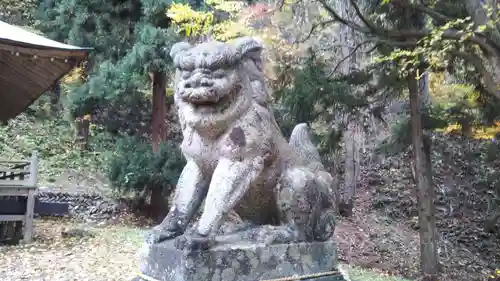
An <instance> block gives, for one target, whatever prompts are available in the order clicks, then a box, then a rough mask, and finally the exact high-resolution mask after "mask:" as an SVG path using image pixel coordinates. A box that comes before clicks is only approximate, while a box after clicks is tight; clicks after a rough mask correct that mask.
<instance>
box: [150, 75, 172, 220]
mask: <svg viewBox="0 0 500 281" xmlns="http://www.w3.org/2000/svg"><path fill="white" fill-rule="evenodd" d="M151 78H152V80H153V87H152V88H153V118H152V126H151V127H152V142H153V151H154V152H155V153H158V152H159V147H160V144H161V143H162V142H164V141H166V140H167V123H166V122H165V116H166V115H167V103H166V87H167V75H166V74H165V73H163V72H153V73H152V74H151ZM149 188H150V189H151V200H150V203H151V209H152V217H153V219H155V220H160V221H161V220H162V219H163V218H164V217H165V216H166V214H167V212H168V206H167V200H166V198H165V196H164V195H163V186H150V187H149Z"/></svg>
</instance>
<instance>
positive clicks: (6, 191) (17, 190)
mask: <svg viewBox="0 0 500 281" xmlns="http://www.w3.org/2000/svg"><path fill="white" fill-rule="evenodd" d="M31 189H33V190H36V187H0V196H28V192H29V191H30V190H31Z"/></svg>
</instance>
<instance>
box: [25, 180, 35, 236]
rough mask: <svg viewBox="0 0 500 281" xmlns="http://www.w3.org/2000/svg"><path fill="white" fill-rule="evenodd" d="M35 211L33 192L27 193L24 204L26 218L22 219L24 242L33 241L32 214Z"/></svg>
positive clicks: (31, 190) (32, 190)
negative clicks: (26, 199)
mask: <svg viewBox="0 0 500 281" xmlns="http://www.w3.org/2000/svg"><path fill="white" fill-rule="evenodd" d="M34 211H35V190H34V189H30V190H29V192H28V201H27V202H26V215H25V216H26V217H25V219H24V242H25V243H31V241H32V239H33V212H34Z"/></svg>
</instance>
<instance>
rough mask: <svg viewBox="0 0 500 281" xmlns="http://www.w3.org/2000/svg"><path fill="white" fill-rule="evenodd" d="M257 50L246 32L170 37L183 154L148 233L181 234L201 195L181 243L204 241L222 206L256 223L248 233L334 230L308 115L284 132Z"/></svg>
mask: <svg viewBox="0 0 500 281" xmlns="http://www.w3.org/2000/svg"><path fill="white" fill-rule="evenodd" d="M261 52H262V45H261V44H260V43H259V42H258V41H256V40H255V39H252V38H249V37H243V38H239V39H236V40H234V41H232V42H231V43H222V42H217V41H212V42H206V43H202V44H199V45H197V46H191V45H190V44H188V43H184V42H181V43H177V44H175V45H174V46H173V47H172V49H171V51H170V56H171V57H172V58H173V61H174V64H175V66H176V68H177V72H176V81H175V82H176V88H175V102H176V105H177V106H178V110H179V112H178V114H179V120H180V122H181V127H182V132H183V142H182V145H181V149H182V152H183V154H184V156H185V157H186V160H187V164H186V166H185V167H184V170H183V172H182V174H181V176H180V178H179V181H178V184H177V189H176V191H175V197H174V201H173V206H172V208H171V210H170V212H169V214H168V216H167V217H166V218H165V219H164V220H163V222H162V223H161V224H160V225H158V226H157V227H156V228H155V230H154V231H153V233H152V235H151V236H150V239H152V241H151V240H150V242H152V243H158V242H161V241H164V240H167V239H172V238H174V237H177V236H181V235H183V234H184V233H185V232H186V228H187V226H188V224H189V222H190V221H191V219H192V218H193V216H194V215H195V213H196V212H197V211H198V209H199V208H201V206H202V202H203V201H205V204H204V207H203V211H202V214H201V217H200V219H199V221H198V223H197V225H196V226H195V227H194V229H193V230H192V232H193V233H192V234H191V235H183V237H185V239H184V241H185V243H184V244H182V245H184V246H183V247H190V248H193V247H208V246H209V245H210V243H211V242H212V241H214V240H213V238H214V236H215V234H216V233H217V231H218V230H219V228H220V227H221V225H222V224H223V223H224V221H225V219H226V218H227V217H228V215H229V214H230V213H233V214H234V213H236V214H237V215H238V216H239V218H241V220H243V221H247V222H250V223H251V224H252V225H254V226H255V227H254V228H252V229H253V230H252V231H251V233H253V235H251V239H255V241H256V242H266V243H286V242H299V241H325V240H327V239H329V238H330V237H331V236H332V235H333V233H334V205H333V204H334V200H333V191H332V190H331V186H332V185H331V182H332V177H331V175H330V174H329V173H327V172H326V171H325V170H324V167H323V165H322V164H321V162H320V157H319V154H318V151H317V150H316V148H315V147H314V145H313V143H312V142H311V140H310V137H309V132H308V128H307V125H306V124H299V125H297V126H296V127H295V129H294V130H293V133H292V136H291V139H290V142H287V141H286V140H285V138H284V137H283V135H282V134H281V132H280V129H279V128H278V126H277V124H276V121H275V119H274V116H273V111H272V109H271V104H270V102H271V99H270V95H269V94H268V92H267V90H266V87H265V82H264V73H263V66H262V58H261ZM181 240H182V239H181Z"/></svg>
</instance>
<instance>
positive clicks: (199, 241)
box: [175, 233, 215, 251]
mask: <svg viewBox="0 0 500 281" xmlns="http://www.w3.org/2000/svg"><path fill="white" fill-rule="evenodd" d="M214 244H215V241H214V239H213V238H211V237H209V236H205V235H201V234H198V233H195V234H193V235H183V236H180V237H178V238H177V239H176V240H175V247H176V248H177V249H180V250H185V251H204V250H208V249H209V248H210V247H212V246H213V245H214Z"/></svg>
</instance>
